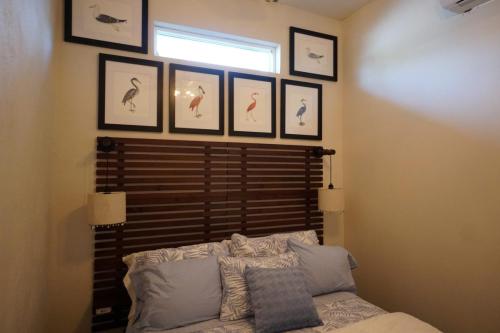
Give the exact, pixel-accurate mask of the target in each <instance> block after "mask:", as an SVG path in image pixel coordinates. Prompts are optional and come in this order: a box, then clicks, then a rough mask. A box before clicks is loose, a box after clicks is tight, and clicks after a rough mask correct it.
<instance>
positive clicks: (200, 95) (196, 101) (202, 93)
mask: <svg viewBox="0 0 500 333" xmlns="http://www.w3.org/2000/svg"><path fill="white" fill-rule="evenodd" d="M203 97H205V90H204V89H203V87H202V86H198V96H196V97H195V98H193V100H192V101H191V103H190V104H189V108H190V109H191V111H195V110H196V112H195V114H194V116H195V117H196V118H200V117H201V114H200V113H199V112H198V108H199V107H200V104H201V101H202V100H203Z"/></svg>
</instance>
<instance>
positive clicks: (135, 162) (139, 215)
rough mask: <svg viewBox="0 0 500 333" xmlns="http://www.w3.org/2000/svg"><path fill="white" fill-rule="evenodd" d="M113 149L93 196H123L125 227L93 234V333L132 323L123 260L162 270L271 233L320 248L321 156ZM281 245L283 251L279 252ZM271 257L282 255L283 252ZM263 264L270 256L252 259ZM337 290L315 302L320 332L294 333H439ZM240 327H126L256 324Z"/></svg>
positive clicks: (136, 332)
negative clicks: (146, 255) (142, 256)
mask: <svg viewBox="0 0 500 333" xmlns="http://www.w3.org/2000/svg"><path fill="white" fill-rule="evenodd" d="M101 139H102V138H98V141H99V140H101ZM112 140H114V141H115V143H116V147H117V151H116V152H111V153H102V152H98V153H97V170H96V191H102V190H103V189H104V187H103V184H106V188H107V187H108V186H109V187H110V190H112V191H125V192H126V193H127V223H126V224H125V226H121V227H117V228H116V229H112V230H97V231H96V234H95V241H96V242H95V265H94V294H93V295H94V299H93V324H92V330H93V331H104V330H108V329H112V328H120V327H125V326H127V322H128V321H129V320H130V319H131V317H130V314H129V310H130V308H131V302H130V299H131V298H132V299H134V297H135V296H134V295H130V291H129V294H127V291H126V290H125V288H124V283H123V282H122V279H123V278H124V276H125V282H126V283H125V285H126V284H127V275H126V273H127V267H126V265H124V264H123V263H122V257H125V258H127V255H131V254H133V253H137V252H141V251H143V252H152V253H154V254H153V255H152V257H151V258H152V259H153V260H159V262H162V261H171V260H173V259H172V258H175V260H178V259H182V260H184V259H193V258H199V257H206V256H207V253H208V252H210V251H211V250H212V251H215V250H214V249H212V248H203V249H204V250H203V251H205V250H206V251H208V252H207V253H205V254H203V253H202V252H203V251H202V252H200V249H199V245H200V243H205V244H215V243H220V244H221V245H223V246H227V243H225V242H227V240H229V239H231V242H232V241H233V240H234V235H235V233H239V234H242V235H246V236H249V237H252V238H255V237H257V238H259V237H268V236H269V235H276V233H291V232H299V233H300V232H305V233H307V232H313V233H314V235H315V236H314V237H315V243H316V244H317V245H318V246H320V245H319V244H322V243H323V216H322V213H321V212H319V210H318V205H317V204H318V201H317V189H318V188H320V187H322V179H323V176H322V174H323V171H322V166H323V164H322V160H321V159H320V158H317V157H315V156H314V154H313V150H314V149H316V148H318V147H312V146H296V145H294V146H292V145H268V144H248V143H231V142H228V143H221V142H194V141H172V140H149V139H131V138H112ZM108 167H110V168H111V171H109V172H108V169H107V168H108ZM108 176H109V177H108ZM108 178H109V179H108ZM281 235H283V234H281ZM241 237H243V236H241ZM269 237H270V236H269ZM280 237H281V239H282V238H283V236H280ZM224 240H226V241H224ZM210 242H211V243H210ZM229 244H231V243H229ZM283 244H285V245H283ZM286 244H287V242H286V241H285V242H284V243H283V242H282V245H283V246H284V247H285V248H286V246H287V245H286ZM190 246H191V247H193V246H194V247H195V250H194V251H190V252H189V251H188V254H187V255H186V254H184V255H181V256H179V251H178V249H181V248H182V247H190ZM283 246H282V247H283ZM162 248H170V249H174V250H173V251H170V252H169V251H165V253H162V255H165V258H167V257H168V258H167V259H168V260H163V259H165V258H163V257H162V256H161V255H160V256H158V255H157V254H158V252H156V250H155V249H162ZM255 248H256V249H257V252H259V251H261V250H269V248H268V247H267V245H264V246H257V247H255ZM217 249H219V250H220V248H219V247H217ZM217 249H216V250H217ZM274 250H279V251H278V253H283V252H285V249H284V248H282V249H274ZM224 251H225V253H222V254H220V253H209V254H208V255H212V256H217V258H220V257H219V256H220V255H222V256H228V254H227V252H228V251H227V249H226V250H224ZM263 252H266V251H263ZM274 254H276V253H274ZM229 255H230V256H231V255H234V253H231V254H229ZM265 255H269V254H266V253H253V254H252V253H250V254H248V256H249V257H261V256H265ZM236 256H238V255H236ZM243 256H246V255H243ZM162 258H163V259H162ZM127 265H128V264H127ZM346 265H348V264H346ZM350 268H353V266H352V263H350ZM129 269H130V266H129ZM347 270H348V271H349V272H350V269H349V268H347ZM349 274H350V273H349ZM340 290H341V291H339V290H336V292H328V293H325V292H321V293H320V292H317V293H315V294H313V296H315V297H314V299H312V298H311V302H313V303H312V304H313V307H314V308H315V309H316V312H317V314H318V315H319V318H321V320H322V322H323V325H320V326H316V327H310V328H306V329H302V330H299V331H300V332H331V331H335V332H338V333H343V332H346V333H351V332H360V333H361V332H363V333H369V332H373V333H378V332H384V333H389V332H410V331H411V332H415V333H428V332H429V333H435V332H438V331H437V330H435V329H434V328H432V327H431V326H429V325H427V324H425V323H423V322H421V321H419V320H417V319H415V318H413V317H411V316H408V315H405V314H400V313H393V314H389V313H386V312H385V311H384V310H382V309H380V308H379V307H377V306H375V305H372V304H370V303H368V302H366V301H364V300H363V299H361V298H359V297H358V296H356V294H355V293H353V292H351V291H352V290H350V289H349V288H347V290H346V289H345V288H344V289H342V288H340ZM319 294H321V295H320V296H317V295H319ZM129 295H130V296H131V297H129ZM309 296H311V295H309ZM195 303H196V300H192V304H193V305H194V304H195ZM133 308H134V304H133V302H132V309H133ZM221 312H222V311H221ZM243 317H244V318H237V319H234V320H233V319H231V320H222V321H221V320H219V319H211V320H204V321H200V322H197V323H194V322H193V323H190V324H188V325H183V326H182V327H177V328H173V329H170V330H161V329H155V330H150V329H147V328H141V329H137V328H134V327H132V325H128V327H127V332H128V333H147V332H161V333H167V332H168V333H187V332H204V333H229V332H242V333H245V332H254V331H255V327H256V323H255V320H254V319H253V318H254V317H253V316H252V315H246V316H243ZM217 318H218V317H217ZM221 319H222V316H221Z"/></svg>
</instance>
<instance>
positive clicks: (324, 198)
mask: <svg viewBox="0 0 500 333" xmlns="http://www.w3.org/2000/svg"><path fill="white" fill-rule="evenodd" d="M318 208H319V210H320V211H322V212H341V211H343V210H344V191H343V190H341V189H336V188H335V189H328V188H323V189H320V190H319V191H318Z"/></svg>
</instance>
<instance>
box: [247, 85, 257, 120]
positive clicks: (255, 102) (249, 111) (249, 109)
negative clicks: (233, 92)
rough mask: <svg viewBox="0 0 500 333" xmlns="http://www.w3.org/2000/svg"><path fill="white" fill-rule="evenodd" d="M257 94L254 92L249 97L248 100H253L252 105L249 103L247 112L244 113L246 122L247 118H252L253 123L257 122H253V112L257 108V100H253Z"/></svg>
mask: <svg viewBox="0 0 500 333" xmlns="http://www.w3.org/2000/svg"><path fill="white" fill-rule="evenodd" d="M258 95H259V93H256V92H254V93H253V94H252V95H250V98H251V99H252V100H253V102H252V103H250V105H249V106H248V107H247V112H246V115H247V121H248V116H250V118H252V120H253V121H257V120H255V117H254V116H253V111H254V110H255V107H256V106H257V99H256V98H255V96H258Z"/></svg>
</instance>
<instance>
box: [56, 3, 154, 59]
mask: <svg viewBox="0 0 500 333" xmlns="http://www.w3.org/2000/svg"><path fill="white" fill-rule="evenodd" d="M73 1H74V0H65V2H64V40H65V41H66V42H71V43H78V44H85V45H91V46H97V47H106V48H109V49H115V50H123V51H129V52H137V53H144V54H147V53H148V0H142V24H141V29H142V32H141V39H142V41H141V46H136V45H128V44H122V43H115V42H110V41H105V40H99V39H92V38H86V37H80V36H74V35H73Z"/></svg>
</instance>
